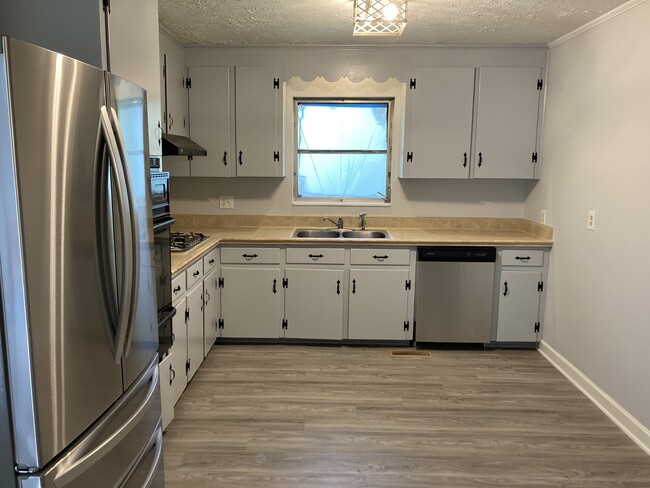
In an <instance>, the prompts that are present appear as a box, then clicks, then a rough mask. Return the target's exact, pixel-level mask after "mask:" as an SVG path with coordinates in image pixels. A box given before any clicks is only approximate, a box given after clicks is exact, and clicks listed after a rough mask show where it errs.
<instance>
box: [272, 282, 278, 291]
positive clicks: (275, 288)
mask: <svg viewBox="0 0 650 488" xmlns="http://www.w3.org/2000/svg"><path fill="white" fill-rule="evenodd" d="M277 292H278V280H273V293H277Z"/></svg>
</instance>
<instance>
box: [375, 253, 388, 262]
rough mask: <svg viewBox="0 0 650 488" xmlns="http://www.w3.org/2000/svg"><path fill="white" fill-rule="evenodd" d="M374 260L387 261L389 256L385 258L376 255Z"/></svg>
mask: <svg viewBox="0 0 650 488" xmlns="http://www.w3.org/2000/svg"><path fill="white" fill-rule="evenodd" d="M373 258H374V259H376V260H377V261H385V260H386V259H388V256H386V255H384V256H377V255H376V254H375V255H374V256H373Z"/></svg>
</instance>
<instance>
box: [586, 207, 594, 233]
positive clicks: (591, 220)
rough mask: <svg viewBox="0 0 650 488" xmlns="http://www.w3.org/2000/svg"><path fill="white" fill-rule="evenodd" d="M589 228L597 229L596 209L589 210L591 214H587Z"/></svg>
mask: <svg viewBox="0 0 650 488" xmlns="http://www.w3.org/2000/svg"><path fill="white" fill-rule="evenodd" d="M587 229H588V230H596V211H595V210H589V214H588V216H587Z"/></svg>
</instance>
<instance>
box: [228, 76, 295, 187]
mask: <svg viewBox="0 0 650 488" xmlns="http://www.w3.org/2000/svg"><path fill="white" fill-rule="evenodd" d="M275 78H277V74H276V70H275V68H274V67H269V66H263V67H259V66H246V67H242V66H238V67H237V68H236V70H235V79H236V114H237V116H236V126H237V131H236V134H237V135H236V137H237V154H236V155H235V156H236V158H237V163H236V164H237V176H284V166H283V164H282V154H280V143H279V121H278V115H279V104H278V102H279V100H280V98H281V97H280V90H279V89H276V88H274V82H273V80H274V79H275ZM276 152H278V157H277V159H278V160H275V159H276V158H275V153H276Z"/></svg>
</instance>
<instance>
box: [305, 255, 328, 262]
mask: <svg viewBox="0 0 650 488" xmlns="http://www.w3.org/2000/svg"><path fill="white" fill-rule="evenodd" d="M308 256H309V257H310V258H312V259H313V260H314V261H316V260H318V259H320V258H322V257H324V256H323V255H322V254H308Z"/></svg>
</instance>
